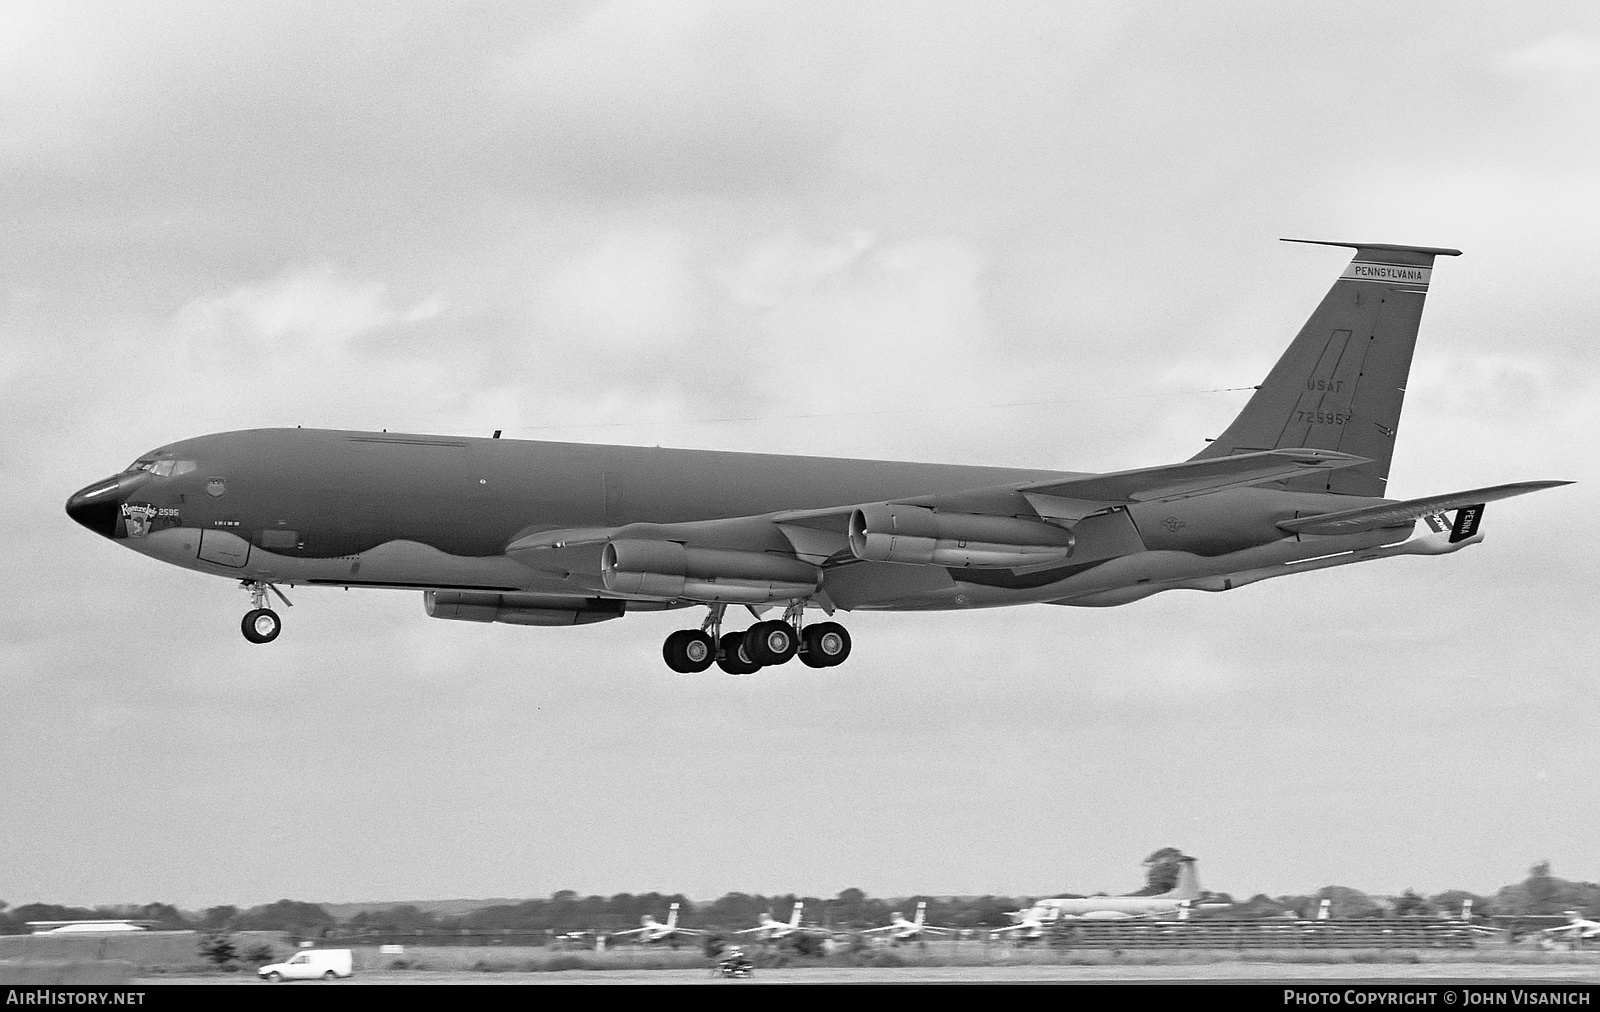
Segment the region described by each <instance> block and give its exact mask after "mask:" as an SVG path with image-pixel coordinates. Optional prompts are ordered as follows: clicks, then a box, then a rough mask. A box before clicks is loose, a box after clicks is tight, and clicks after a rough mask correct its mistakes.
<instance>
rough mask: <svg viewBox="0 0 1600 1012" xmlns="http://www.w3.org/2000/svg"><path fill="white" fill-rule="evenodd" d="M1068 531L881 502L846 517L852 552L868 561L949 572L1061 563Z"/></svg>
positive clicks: (1035, 522) (1066, 549)
mask: <svg viewBox="0 0 1600 1012" xmlns="http://www.w3.org/2000/svg"><path fill="white" fill-rule="evenodd" d="M1073 542H1074V538H1073V536H1072V532H1071V531H1068V530H1063V529H1061V528H1060V527H1057V526H1055V525H1054V524H1047V523H1045V522H1043V521H1041V520H1024V519H1022V518H1020V517H1000V516H987V515H984V514H978V513H938V512H935V511H934V510H931V509H928V508H926V507H923V506H902V505H896V504H894V503H879V504H877V505H874V506H863V507H862V508H861V509H858V510H856V511H855V512H854V513H852V514H851V515H850V551H851V552H853V553H854V554H855V557H856V558H858V559H865V560H867V561H869V562H904V563H908V564H912V565H919V566H947V567H949V568H951V569H1016V568H1019V567H1022V566H1038V565H1044V564H1048V563H1051V562H1060V561H1062V560H1063V559H1066V558H1067V557H1069V556H1070V555H1071V554H1072V546H1073Z"/></svg>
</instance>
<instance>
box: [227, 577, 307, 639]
mask: <svg viewBox="0 0 1600 1012" xmlns="http://www.w3.org/2000/svg"><path fill="white" fill-rule="evenodd" d="M239 586H241V587H243V588H244V589H245V590H248V591H249V592H250V610H249V611H247V612H245V615H244V621H242V622H240V623H239V630H240V631H241V632H243V633H244V638H245V639H247V640H249V641H250V642H251V643H271V642H272V641H273V640H275V639H277V638H278V634H279V633H280V632H282V631H283V620H282V619H280V618H278V613H277V612H275V611H273V610H272V609H271V608H268V607H267V591H269V590H270V591H272V592H273V593H274V594H276V595H278V600H280V601H282V602H283V603H284V604H285V605H286V606H288V607H290V608H293V607H294V602H292V601H290V600H289V599H288V598H287V597H284V596H283V591H281V590H279V589H278V588H277V587H275V586H273V585H272V584H270V583H262V582H261V581H260V580H241V581H240V582H239Z"/></svg>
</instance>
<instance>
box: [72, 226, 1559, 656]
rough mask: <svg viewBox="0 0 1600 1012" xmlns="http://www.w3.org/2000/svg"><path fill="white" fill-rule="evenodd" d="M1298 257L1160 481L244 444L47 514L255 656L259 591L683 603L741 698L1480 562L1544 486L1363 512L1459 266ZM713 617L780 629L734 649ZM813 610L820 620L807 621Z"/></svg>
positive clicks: (573, 613) (571, 619) (693, 649)
mask: <svg viewBox="0 0 1600 1012" xmlns="http://www.w3.org/2000/svg"><path fill="white" fill-rule="evenodd" d="M1297 241H1304V240H1297ZM1321 245H1330V246H1348V247H1351V248H1353V249H1355V251H1356V253H1355V257H1354V259H1353V260H1352V261H1351V263H1350V265H1349V267H1348V268H1346V270H1345V271H1344V273H1343V274H1342V275H1341V276H1340V277H1339V279H1338V280H1337V281H1335V282H1334V285H1333V288H1332V289H1331V290H1330V291H1329V292H1328V294H1327V295H1326V296H1325V297H1324V298H1323V300H1322V303H1321V304H1320V305H1319V306H1318V307H1317V309H1316V311H1315V312H1313V313H1312V314H1311V318H1310V319H1309V320H1308V321H1306V324H1305V326H1304V327H1303V328H1301V330H1300V333H1299V335H1298V336H1296V337H1295V339H1294V341H1293V342H1292V343H1291V344H1290V345H1289V348H1288V350H1287V351H1286V352H1284V354H1283V357H1282V358H1280V359H1279V360H1278V363H1277V365H1275V366H1274V367H1273V369H1272V371H1271V373H1270V374H1268V376H1267V378H1266V380H1265V381H1263V382H1262V384H1261V385H1260V386H1259V387H1257V388H1256V390H1255V393H1254V394H1253V395H1252V396H1251V398H1250V401H1249V403H1248V404H1246V405H1245V408H1244V410H1243V411H1242V412H1241V413H1240V414H1239V416H1238V417H1237V418H1236V419H1234V421H1233V424H1231V425H1230V426H1228V428H1227V430H1226V431H1224V432H1223V433H1222V435H1221V436H1220V437H1218V438H1217V439H1215V440H1214V441H1212V442H1211V443H1210V444H1209V445H1208V446H1206V448H1205V449H1204V450H1202V451H1201V452H1200V453H1198V454H1196V455H1195V456H1194V457H1193V458H1191V459H1190V460H1187V461H1185V462H1183V463H1179V464H1167V465H1164V466H1161V467H1147V468H1140V469H1137V470H1132V471H1118V472H1113V473H1109V474H1082V473H1077V472H1069V471H1037V470H1020V469H1016V468H1002V467H972V466H963V465H954V464H916V463H904V462H897V461H876V460H849V459H834V458H825V457H795V456H776V455H769V454H756V453H721V452H714V451H706V450H672V449H661V448H647V447H637V446H601V445H590V444H583V443H549V442H532V441H527V440H511V439H504V440H502V439H471V438H465V437H455V436H427V435H403V434H399V433H389V432H342V431H329V430H320V429H251V430H246V431H242V432H225V433H219V434H216V435H209V436H199V437H196V438H194V439H185V440H181V441H179V442H176V443H171V444H169V445H167V446H163V447H160V448H158V449H155V450H152V451H150V452H149V453H147V454H145V455H143V456H141V457H140V458H139V459H138V460H137V461H135V462H134V463H133V464H132V465H131V466H130V467H129V468H128V469H127V470H126V471H123V472H122V473H121V474H118V475H115V476H113V477H110V478H107V479H105V480H104V481H98V482H95V483H94V484H93V485H90V486H88V487H87V488H85V489H83V490H82V491H80V492H78V493H77V494H75V495H73V496H72V498H71V499H69V500H68V501H67V513H68V514H69V515H70V516H71V517H72V518H73V519H74V520H76V521H77V522H78V523H80V524H82V525H83V526H85V527H87V528H89V529H90V530H92V531H94V532H96V533H97V534H101V535H104V536H105V537H107V538H111V539H114V540H115V541H117V542H118V543H119V544H123V545H126V546H128V547H129V548H132V549H133V550H135V551H137V552H140V553H141V554H144V555H148V556H150V557H151V558H154V559H159V560H161V561H163V562H170V563H172V564H173V565H177V566H183V567H185V568H187V569H193V570H197V571H199V572H202V573H209V574H212V575H215V576H225V577H231V578H233V579H238V580H241V581H242V583H243V585H244V587H245V588H246V589H248V590H249V592H250V595H251V610H250V611H249V613H248V614H246V615H245V617H244V622H243V629H244V635H245V638H246V639H248V640H250V641H251V642H253V643H267V642H270V641H271V640H273V639H275V638H276V637H277V635H278V632H279V630H280V628H281V624H280V621H279V618H278V615H277V613H276V612H275V611H273V610H272V609H271V608H269V607H268V605H269V603H270V599H269V598H268V597H267V592H268V590H269V589H270V590H271V591H272V592H273V593H275V594H277V596H278V597H279V598H280V599H282V600H284V601H285V602H287V598H286V597H285V596H284V595H283V592H282V591H281V590H280V589H279V587H280V586H283V585H288V586H291V587H292V586H296V585H300V584H311V585H317V586H327V587H386V588H409V589H415V590H420V591H422V593H423V598H424V601H425V604H426V607H427V612H428V614H429V615H432V616H433V617H435V618H448V619H458V620H464V621H469V622H509V623H512V624H516V625H536V626H563V625H581V624H585V623H589V622H601V621H605V620H607V619H614V618H621V617H622V616H623V615H625V614H627V613H628V612H635V611H658V610H663V609H674V608H685V607H690V606H695V605H700V606H705V607H706V608H707V611H708V614H707V615H706V617H705V620H704V621H703V622H701V623H700V625H699V627H698V628H691V629H683V630H680V631H678V632H675V633H673V634H672V635H671V636H669V637H667V641H666V644H665V647H664V654H665V657H666V661H667V664H668V665H669V666H670V667H671V668H672V669H673V670H675V671H703V670H705V669H706V668H708V667H710V666H711V665H712V664H713V663H716V664H718V665H720V666H721V667H722V669H723V670H724V671H727V672H730V673H732V674H749V673H751V672H754V671H756V670H757V669H759V668H761V667H763V666H766V665H775V664H782V663H784V662H786V661H788V660H790V659H791V658H794V657H799V658H800V660H801V662H803V663H805V664H808V665H810V666H811V667H814V668H821V667H830V666H832V665H835V664H838V663H840V662H841V661H843V660H844V659H845V658H846V657H847V656H849V653H850V635H849V634H848V633H847V632H846V631H845V629H844V627H843V626H841V625H839V624H838V623H837V622H835V621H832V620H831V619H832V617H833V616H834V615H835V614H836V613H837V612H838V611H841V610H842V611H871V610H890V611H896V610H931V609H953V608H962V609H964V608H992V607H997V606H1000V605H1012V604H1033V603H1044V604H1064V605H1082V606H1090V607H1098V606H1105V605H1117V604H1127V603H1128V602H1130V601H1137V600H1139V599H1140V598H1143V597H1148V596H1149V595H1151V594H1156V593H1160V592H1161V591H1164V590H1178V589H1190V590H1208V591H1224V590H1232V589H1234V588H1237V587H1242V586H1244V585H1245V584H1248V583H1255V582H1256V581H1258V580H1266V579H1270V578H1272V577H1276V576H1289V575H1291V574H1294V573H1305V572H1310V571H1312V570H1316V569H1325V568H1328V567H1331V566H1342V565H1347V564H1350V563H1354V562H1365V561H1368V560H1372V559H1382V558H1389V557H1392V556H1397V555H1443V554H1446V553H1449V552H1454V551H1458V550H1460V549H1462V548H1465V547H1466V546H1467V545H1471V544H1476V543H1477V542H1479V541H1481V540H1482V538H1483V534H1482V532H1481V531H1480V529H1479V525H1480V523H1481V522H1482V519H1483V510H1484V504H1485V503H1488V502H1491V501H1493V500H1497V499H1504V498H1507V497H1510V496H1514V495H1521V494H1523V493H1525V492H1532V491H1535V490H1538V489H1543V488H1549V487H1551V486H1554V485H1561V484H1566V483H1565V482H1557V481H1537V482H1519V483H1516V484H1509V485H1496V486H1494V487H1492V488H1479V489H1472V490H1470V491H1466V492H1456V493H1452V494H1448V495H1437V496H1429V497H1427V498H1423V499H1412V500H1407V501H1403V502H1396V501H1392V500H1389V499H1385V498H1384V490H1385V485H1386V483H1387V480H1388V476H1389V461H1390V458H1391V456H1392V455H1393V452H1394V443H1395V436H1396V432H1397V430H1398V429H1399V426H1400V407H1401V402H1402V400H1403V399H1404V397H1405V385H1406V376H1407V374H1408V372H1409V371H1410V367H1411V354H1412V348H1413V346H1414V344H1415V342H1416V337H1417V325H1418V322H1419V321H1420V319H1421V316H1422V303H1423V298H1424V296H1425V295H1426V293H1427V290H1428V281H1429V277H1430V274H1431V273H1432V268H1433V262H1434V258H1435V257H1436V256H1441V255H1443V256H1456V255H1458V254H1459V251H1458V250H1453V249H1437V248H1433V247H1427V246H1394V245H1386V244H1380V243H1322V244H1321ZM497 435H498V433H497ZM1452 514H1453V516H1452ZM1419 520H1421V521H1424V522H1425V523H1426V525H1427V528H1428V530H1426V531H1425V532H1423V533H1422V534H1421V535H1420V536H1418V537H1412V535H1413V533H1414V529H1415V527H1416V524H1417V521H1419ZM729 605H735V606H739V605H744V606H747V607H748V608H749V609H750V610H751V612H752V613H753V614H754V615H755V616H756V618H757V619H760V617H761V612H763V611H765V610H767V609H782V615H783V617H782V618H781V619H770V620H764V621H757V622H756V623H755V624H753V625H751V626H750V627H749V628H748V629H746V630H742V631H731V630H727V629H725V628H724V623H725V619H726V614H725V612H726V609H727V607H728V606H729ZM813 609H815V610H818V611H821V612H823V613H824V614H825V615H826V616H828V618H829V620H827V621H820V622H815V623H807V622H806V621H805V618H806V614H807V612H808V611H809V610H813Z"/></svg>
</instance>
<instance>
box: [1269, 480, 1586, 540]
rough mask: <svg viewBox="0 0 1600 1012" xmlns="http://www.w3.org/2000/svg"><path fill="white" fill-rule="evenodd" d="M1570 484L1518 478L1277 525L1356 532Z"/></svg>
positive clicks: (1312, 531) (1307, 531)
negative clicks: (1519, 479) (1487, 485)
mask: <svg viewBox="0 0 1600 1012" xmlns="http://www.w3.org/2000/svg"><path fill="white" fill-rule="evenodd" d="M1570 484H1572V483H1571V482H1569V481H1519V482H1513V483H1512V484H1510V485H1493V486H1490V487H1489V488H1475V489H1470V490H1468V491H1466V492H1451V493H1450V494H1448V495H1436V496H1429V497H1428V498H1426V499H1407V500H1404V501H1403V502H1392V503H1383V504H1382V505H1379V506H1364V507H1361V508H1360V509H1353V510H1340V511H1339V512H1337V513H1323V514H1320V515H1319V516H1314V517H1297V518H1296V519H1294V520H1284V521H1282V522H1280V523H1279V524H1278V526H1279V527H1281V528H1282V529H1284V530H1286V531H1291V532H1293V533H1295V534H1359V533H1360V532H1362V531H1371V530H1377V529H1378V528H1380V527H1394V526H1397V525H1399V524H1404V523H1409V522H1412V521H1415V520H1420V519H1422V518H1423V517H1426V516H1436V515H1438V514H1440V513H1444V512H1447V511H1449V510H1454V509H1460V508H1462V507H1463V506H1478V505H1482V504H1483V503H1490V502H1494V501H1495V500H1497V499H1509V498H1511V497H1512V496H1517V495H1526V494H1527V493H1529V492H1538V491H1540V490H1541V489H1546V488H1555V487H1556V486H1557V485H1570Z"/></svg>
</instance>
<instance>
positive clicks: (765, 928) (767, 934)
mask: <svg viewBox="0 0 1600 1012" xmlns="http://www.w3.org/2000/svg"><path fill="white" fill-rule="evenodd" d="M804 910H805V904H804V903H799V902H797V903H795V905H794V909H793V910H791V911H790V912H789V920H788V922H787V923H786V922H784V921H779V920H774V919H773V917H772V912H771V911H768V912H767V913H764V914H762V915H761V923H760V924H757V925H756V926H755V927H753V928H745V929H743V930H742V931H735V932H734V934H736V935H754V936H755V937H756V938H757V939H759V940H761V941H767V942H774V941H777V940H778V939H780V938H790V937H793V936H795V935H809V934H830V932H827V931H824V930H823V929H821V928H809V927H803V926H802V925H801V924H800V915H801V913H802V912H804Z"/></svg>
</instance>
